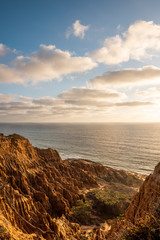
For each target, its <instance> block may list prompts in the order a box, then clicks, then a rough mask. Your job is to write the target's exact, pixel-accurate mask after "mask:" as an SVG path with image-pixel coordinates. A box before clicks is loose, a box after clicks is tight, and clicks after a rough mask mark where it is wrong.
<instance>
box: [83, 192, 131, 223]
mask: <svg viewBox="0 0 160 240" xmlns="http://www.w3.org/2000/svg"><path fill="white" fill-rule="evenodd" d="M88 197H90V198H91V199H93V202H94V204H93V208H94V209H96V210H97V211H99V215H103V216H104V217H109V218H115V217H118V216H122V215H123V214H124V211H125V209H126V208H127V207H128V206H129V203H130V200H131V198H130V197H129V196H128V195H127V194H124V193H120V192H118V191H113V190H110V189H107V190H97V189H95V190H92V191H91V192H89V193H88Z"/></svg>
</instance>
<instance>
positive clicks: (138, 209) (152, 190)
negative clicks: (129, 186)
mask: <svg viewBox="0 0 160 240" xmlns="http://www.w3.org/2000/svg"><path fill="white" fill-rule="evenodd" d="M158 209H160V163H159V164H158V165H157V166H156V167H155V170H154V172H153V174H150V175H149V176H148V177H147V178H146V180H145V181H144V183H143V184H142V186H141V187H140V189H139V192H137V194H136V195H135V196H134V198H133V200H132V202H131V204H130V206H129V208H128V209H127V211H126V219H127V220H130V221H131V222H132V223H133V224H135V223H136V221H137V219H139V218H144V217H145V215H146V214H148V213H149V214H152V215H156V214H157V211H158Z"/></svg>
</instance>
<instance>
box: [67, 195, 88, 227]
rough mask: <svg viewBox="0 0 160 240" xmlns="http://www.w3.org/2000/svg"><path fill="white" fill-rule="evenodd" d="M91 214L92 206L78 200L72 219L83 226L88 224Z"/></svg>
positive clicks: (72, 212)
mask: <svg viewBox="0 0 160 240" xmlns="http://www.w3.org/2000/svg"><path fill="white" fill-rule="evenodd" d="M91 212H92V207H91V204H90V203H89V202H88V201H83V200H78V201H77V203H76V206H73V207H72V209H71V215H72V217H73V218H75V220H77V221H78V222H80V223H82V224H86V223H88V222H89V221H90V216H91Z"/></svg>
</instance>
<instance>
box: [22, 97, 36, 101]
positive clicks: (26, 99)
mask: <svg viewBox="0 0 160 240" xmlns="http://www.w3.org/2000/svg"><path fill="white" fill-rule="evenodd" d="M19 99H20V100H21V101H31V100H32V99H33V98H32V97H25V96H19Z"/></svg>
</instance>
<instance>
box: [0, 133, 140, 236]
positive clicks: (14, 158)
mask: <svg viewBox="0 0 160 240" xmlns="http://www.w3.org/2000/svg"><path fill="white" fill-rule="evenodd" d="M104 181H105V182H106V181H108V182H121V183H124V181H125V183H126V184H128V185H130V184H131V185H135V186H138V185H139V184H140V183H141V180H140V179H139V178H138V175H137V176H136V175H133V174H132V173H126V172H124V171H118V170H113V169H112V168H108V167H105V166H103V165H101V164H99V163H93V162H91V161H86V160H78V161H77V160H74V159H69V160H66V161H63V160H62V159H61V157H60V155H59V153H58V152H57V151H56V150H53V149H39V148H35V147H33V146H32V145H31V144H30V142H29V141H28V139H26V138H24V137H21V136H19V135H17V134H13V135H10V136H8V137H7V136H4V135H3V134H1V135H0V216H1V217H3V218H5V219H6V222H8V223H9V224H10V225H11V226H12V228H13V229H16V231H17V233H18V231H20V234H22V235H23V234H30V235H28V236H30V238H28V239H48V240H49V239H55V240H56V239H62V240H67V239H73V240H74V239H80V235H81V230H80V226H79V224H76V223H71V222H69V220H67V218H68V215H69V211H70V209H71V207H72V206H73V205H75V204H76V202H77V200H80V199H82V200H84V198H85V196H84V194H83V192H84V191H83V189H84V188H85V189H90V188H97V187H99V186H100V185H101V183H102V182H104ZM2 225H3V224H2ZM4 225H5V224H4ZM4 227H5V228H6V229H7V231H8V229H9V227H8V228H7V227H6V226H4ZM13 229H12V231H13ZM8 234H10V233H8ZM103 234H104V233H103ZM93 235H94V236H95V233H93ZM98 235H99V236H100V235H102V233H101V232H99V231H98V230H97V236H98ZM12 238H13V239H23V237H21V238H18V237H17V238H16V237H14V234H12ZM24 238H25V236H24ZM95 238H96V237H95ZM26 239H27V237H26ZM97 239H100V238H97Z"/></svg>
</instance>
